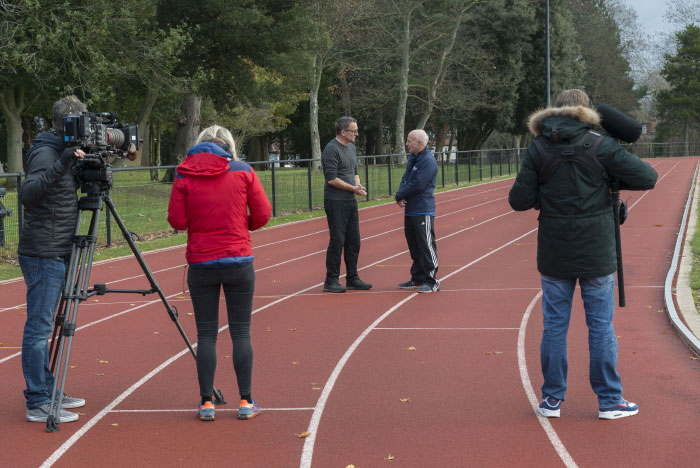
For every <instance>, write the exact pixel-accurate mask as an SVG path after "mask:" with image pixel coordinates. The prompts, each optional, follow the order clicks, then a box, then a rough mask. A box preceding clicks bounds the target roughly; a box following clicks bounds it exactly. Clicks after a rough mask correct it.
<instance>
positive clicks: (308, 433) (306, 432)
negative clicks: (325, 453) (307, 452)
mask: <svg viewBox="0 0 700 468" xmlns="http://www.w3.org/2000/svg"><path fill="white" fill-rule="evenodd" d="M310 435H311V433H310V432H309V431H305V432H302V433H301V434H296V436H297V437H299V438H300V439H304V438H306V437H309V436H310Z"/></svg>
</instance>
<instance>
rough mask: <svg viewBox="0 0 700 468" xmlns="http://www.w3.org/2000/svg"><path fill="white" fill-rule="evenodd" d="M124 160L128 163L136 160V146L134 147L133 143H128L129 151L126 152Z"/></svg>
mask: <svg viewBox="0 0 700 468" xmlns="http://www.w3.org/2000/svg"><path fill="white" fill-rule="evenodd" d="M126 158H127V159H128V160H129V161H135V160H136V145H134V144H133V143H129V150H128V151H127V152H126Z"/></svg>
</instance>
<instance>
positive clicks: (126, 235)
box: [104, 196, 226, 405]
mask: <svg viewBox="0 0 700 468" xmlns="http://www.w3.org/2000/svg"><path fill="white" fill-rule="evenodd" d="M104 201H105V204H106V205H107V208H108V209H109V212H110V214H111V215H112V217H113V218H114V221H115V222H116V223H117V225H118V226H119V229H120V230H121V232H122V236H123V237H124V240H126V242H127V244H129V247H130V248H131V251H132V252H133V254H134V257H136V260H137V261H138V262H139V265H140V266H141V270H143V273H144V274H145V275H146V278H148V281H149V283H150V284H151V289H152V290H153V292H157V293H158V296H159V297H160V300H161V301H162V302H163V305H164V306H165V310H166V311H167V312H168V315H170V318H171V319H172V321H173V322H174V323H175V326H176V327H177V330H178V331H179V332H180V336H182V339H183V340H185V343H186V344H187V348H188V349H189V350H190V353H191V354H192V357H194V359H195V360H196V359H197V353H196V352H195V350H194V347H193V346H192V343H191V342H190V340H189V338H188V337H187V334H186V333H185V330H183V328H182V325H180V321H179V320H178V317H177V311H176V310H174V308H173V307H172V306H171V305H170V303H169V302H168V298H167V297H165V293H163V289H162V288H161V287H160V285H159V284H158V282H157V281H156V278H155V276H153V272H152V271H151V269H150V268H149V267H148V264H147V263H146V259H144V258H143V255H142V254H141V251H140V250H139V247H138V246H137V245H136V243H135V242H134V239H132V238H131V235H130V234H129V231H128V229H127V228H126V226H125V225H124V222H123V221H122V219H121V217H120V216H119V213H117V209H116V207H115V206H114V202H112V199H111V198H109V197H108V196H105V197H104ZM214 398H215V400H216V401H215V404H219V405H223V404H226V401H225V400H224V396H223V394H222V393H221V390H219V389H217V388H216V387H214Z"/></svg>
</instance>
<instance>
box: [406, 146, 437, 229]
mask: <svg viewBox="0 0 700 468" xmlns="http://www.w3.org/2000/svg"><path fill="white" fill-rule="evenodd" d="M437 173H438V165H437V161H436V160H435V156H433V153H431V152H430V150H429V149H428V147H427V146H426V147H425V148H423V151H421V152H420V153H418V154H410V155H409V156H408V162H407V163H406V172H405V173H404V175H403V177H402V178H401V185H399V190H398V191H397V192H396V201H401V200H404V199H405V200H406V202H407V204H406V216H419V215H426V214H427V215H432V216H435V197H434V196H433V191H434V190H435V182H436V180H437Z"/></svg>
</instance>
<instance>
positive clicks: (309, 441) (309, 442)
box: [299, 228, 537, 468]
mask: <svg viewBox="0 0 700 468" xmlns="http://www.w3.org/2000/svg"><path fill="white" fill-rule="evenodd" d="M535 231H537V229H536V228H535V229H532V230H530V231H528V232H526V233H525V234H522V235H521V236H518V237H516V238H515V239H513V240H511V241H509V242H506V243H505V244H503V245H501V246H500V247H497V248H495V249H493V250H491V251H489V252H488V253H486V254H484V255H482V256H481V257H479V258H477V259H476V260H472V261H471V262H469V263H467V264H466V265H464V266H462V267H461V268H459V269H457V270H455V271H453V272H452V273H450V274H448V275H446V276H444V277H443V278H442V279H441V280H440V282H441V283H442V282H444V281H446V280H447V279H449V278H450V277H452V276H454V275H456V274H458V273H460V272H461V271H463V270H465V269H467V268H469V267H470V266H472V265H474V264H476V263H478V262H480V261H481V260H483V259H485V258H487V257H490V256H491V255H493V254H495V253H496V252H499V251H501V250H502V249H504V248H506V247H508V246H510V245H511V244H514V243H515V242H517V241H519V240H520V239H522V238H524V237H526V236H529V235H530V234H532V233H533V232H535ZM418 294H419V293H413V294H411V295H410V296H408V297H407V298H405V299H404V300H402V301H400V302H398V303H397V304H395V305H394V306H393V307H392V308H391V309H389V310H387V311H386V312H384V313H383V314H382V315H381V316H380V317H379V318H378V319H377V320H375V321H374V322H373V323H372V324H371V325H370V326H369V327H367V328H366V329H365V330H364V331H363V332H362V333H361V334H360V336H358V337H357V339H356V340H355V341H354V342H353V343H352V344H351V345H350V347H349V348H348V349H347V350H346V351H345V354H343V356H342V357H341V358H340V360H339V361H338V363H337V364H336V366H335V368H334V369H333V372H332V373H331V375H330V377H329V378H328V380H327V381H326V385H325V386H324V387H323V391H322V392H321V396H320V397H319V399H318V402H317V403H316V409H314V413H313V415H311V421H310V422H309V428H308V429H307V431H308V432H310V433H311V435H309V436H308V437H307V438H306V439H304V449H303V450H302V453H301V463H300V465H299V467H300V468H310V467H311V461H312V459H313V453H314V444H315V443H316V435H317V433H318V426H319V424H320V422H321V416H323V412H324V410H325V408H326V402H327V401H328V397H329V396H330V394H331V392H332V391H333V387H334V386H335V382H336V380H338V376H339V375H340V373H341V372H342V370H343V368H344V367H345V364H346V363H347V362H348V360H349V359H350V357H351V356H352V354H353V353H354V352H355V350H356V349H357V347H358V346H360V344H361V343H362V342H363V341H364V340H365V338H366V337H367V335H369V333H370V332H371V331H372V330H374V329H375V328H376V327H377V325H379V324H380V323H381V322H382V321H383V320H384V319H385V318H386V317H388V316H389V315H391V313H392V312H394V311H395V310H397V309H398V308H399V307H401V306H402V305H404V304H405V303H406V302H408V301H410V300H411V299H413V298H414V297H416V296H418Z"/></svg>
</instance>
